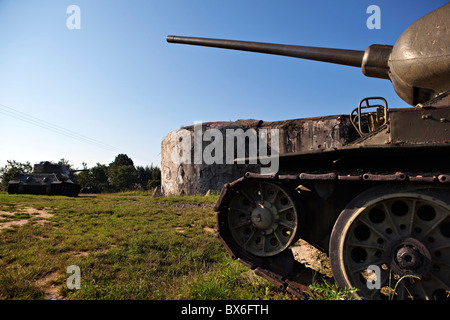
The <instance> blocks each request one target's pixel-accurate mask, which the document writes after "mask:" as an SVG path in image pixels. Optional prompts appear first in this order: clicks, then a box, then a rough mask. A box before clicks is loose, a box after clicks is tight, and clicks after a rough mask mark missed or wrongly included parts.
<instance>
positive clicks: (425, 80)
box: [167, 3, 450, 106]
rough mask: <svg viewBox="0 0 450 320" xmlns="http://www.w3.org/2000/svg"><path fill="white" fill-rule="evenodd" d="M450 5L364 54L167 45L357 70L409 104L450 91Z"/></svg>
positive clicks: (173, 39) (200, 41) (193, 41)
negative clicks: (389, 87)
mask: <svg viewBox="0 0 450 320" xmlns="http://www.w3.org/2000/svg"><path fill="white" fill-rule="evenodd" d="M449 16H450V3H447V4H446V5H444V6H442V7H440V8H438V9H436V10H434V11H432V12H430V13H428V14H427V15H425V16H423V17H422V18H420V19H418V20H416V21H415V22H413V23H412V24H411V25H410V26H409V27H408V28H407V29H406V30H405V31H404V32H403V33H402V34H401V35H400V37H399V38H398V39H397V41H396V42H395V44H394V45H393V46H390V45H379V44H373V45H371V46H369V47H368V48H367V49H366V50H365V51H360V50H346V49H333V48H322V47H305V46H296V45H284V44H274V43H262V42H250V41H237V40H220V39H210V38H196V37H181V36H167V42H170V43H181V44H188V45H196V46H206V47H215V48H222V49H231V50H241V51H250V52H259V53H266V54H274V55H281V56H288V57H295V58H301V59H308V60H316V61H322V62H328V63H336V64H341V65H346V66H352V67H360V68H361V71H362V73H363V74H364V75H365V76H367V77H374V78H381V79H388V80H390V81H391V82H392V85H393V86H394V89H395V91H396V93H397V94H398V96H399V97H400V98H401V99H403V100H404V101H406V102H407V103H408V104H410V105H413V106H414V105H416V104H418V103H424V102H426V101H429V100H430V99H432V98H434V97H436V96H438V95H439V94H442V93H444V92H446V91H448V90H449V89H450V42H449V41H448V34H449V31H450V19H449V18H448V17H449Z"/></svg>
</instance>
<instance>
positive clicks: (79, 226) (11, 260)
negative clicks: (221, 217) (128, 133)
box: [0, 192, 348, 300]
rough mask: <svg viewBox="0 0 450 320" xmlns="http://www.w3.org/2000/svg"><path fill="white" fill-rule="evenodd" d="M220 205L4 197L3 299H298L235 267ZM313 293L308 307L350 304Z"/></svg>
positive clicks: (318, 288)
mask: <svg viewBox="0 0 450 320" xmlns="http://www.w3.org/2000/svg"><path fill="white" fill-rule="evenodd" d="M216 201H217V195H212V196H182V197H160V198H154V197H151V196H150V194H148V193H144V192H127V193H116V194H95V195H81V196H79V197H77V198H69V197H62V196H37V195H8V194H6V193H0V270H1V273H0V299H2V300H11V299H27V300H38V299H66V300H70V299H77V300H85V299H89V300H92V299H99V300H112V299H114V300H118V299H121V300H122V299H126V300H135V299H139V300H162V299H164V300H235V299H237V300H261V299H270V300H273V299H276V300H292V299H296V298H295V297H293V296H292V295H290V294H288V293H286V292H284V291H281V290H279V289H278V288H277V287H275V286H274V285H272V284H271V283H270V282H268V281H267V280H265V279H263V278H260V277H257V276H255V275H254V274H253V271H251V270H249V269H247V268H246V267H244V266H243V265H242V264H240V263H239V262H237V261H233V260H231V258H230V257H229V256H228V254H227V253H226V251H225V249H224V247H223V246H222V245H221V244H220V242H219V241H218V240H217V238H216V236H215V234H216V226H215V223H216V221H215V213H214V211H213V206H214V204H215V202H216ZM69 266H77V267H78V268H79V270H80V272H81V273H80V277H79V279H80V280H81V281H80V288H79V289H77V288H72V289H69V285H74V284H76V283H75V282H74V281H73V277H72V276H73V275H75V273H73V270H69V271H70V272H69V273H68V267H69ZM68 280H69V285H68ZM311 288H312V290H311V292H310V293H309V294H308V296H307V298H308V299H321V300H326V299H345V298H347V297H348V294H347V293H348V292H346V291H341V290H338V289H337V288H336V286H335V285H334V284H328V283H314V284H313V286H311Z"/></svg>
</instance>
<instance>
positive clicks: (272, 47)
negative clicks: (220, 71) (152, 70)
mask: <svg viewBox="0 0 450 320" xmlns="http://www.w3.org/2000/svg"><path fill="white" fill-rule="evenodd" d="M167 42H169V43H180V44H189V45H196V46H204V47H214V48H222V49H231V50H240V51H250V52H259V53H266V54H274V55H280V56H287V57H294V58H301V59H308V60H316V61H322V62H329V63H336V64H342V65H346V66H352V67H361V63H362V60H363V57H364V51H360V50H344V49H332V48H320V47H306V46H295V45H284V44H275V43H264V42H250V41H237V40H222V39H210V38H197V37H181V36H167Z"/></svg>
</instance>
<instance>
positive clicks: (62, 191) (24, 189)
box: [8, 161, 81, 197]
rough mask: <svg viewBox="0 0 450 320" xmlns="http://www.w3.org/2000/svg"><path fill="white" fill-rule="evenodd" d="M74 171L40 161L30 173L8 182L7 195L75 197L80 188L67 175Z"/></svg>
mask: <svg viewBox="0 0 450 320" xmlns="http://www.w3.org/2000/svg"><path fill="white" fill-rule="evenodd" d="M74 171H81V170H69V169H68V168H67V167H66V166H62V165H57V164H53V163H51V162H49V161H42V162H40V163H38V164H35V165H34V166H33V171H32V172H31V173H22V174H20V175H19V176H18V177H16V180H12V181H9V184H8V193H9V194H16V193H19V194H21V193H28V194H47V195H62V196H69V197H76V196H78V193H79V192H80V186H79V185H78V184H76V183H74V182H73V181H72V180H70V177H69V174H70V173H71V172H74Z"/></svg>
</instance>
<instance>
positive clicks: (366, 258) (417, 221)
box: [330, 186, 450, 300]
mask: <svg viewBox="0 0 450 320" xmlns="http://www.w3.org/2000/svg"><path fill="white" fill-rule="evenodd" d="M330 260H331V266H332V271H333V276H334V277H335V280H336V282H337V284H338V285H339V286H341V287H355V288H357V289H358V291H357V292H356V294H357V295H358V296H360V297H364V298H368V299H383V298H385V299H399V300H403V299H449V294H450V195H449V191H448V190H443V189H409V190H407V189H404V190H399V188H398V187H397V188H396V189H392V188H391V187H386V186H385V187H384V188H376V189H370V190H368V191H366V192H364V193H362V194H361V195H359V196H358V197H356V198H355V199H354V200H352V201H351V202H350V204H349V205H348V206H347V207H346V208H345V209H344V210H343V211H342V213H341V214H340V216H339V218H338V219H337V221H336V223H335V226H334V229H333V232H332V234H331V239H330Z"/></svg>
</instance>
